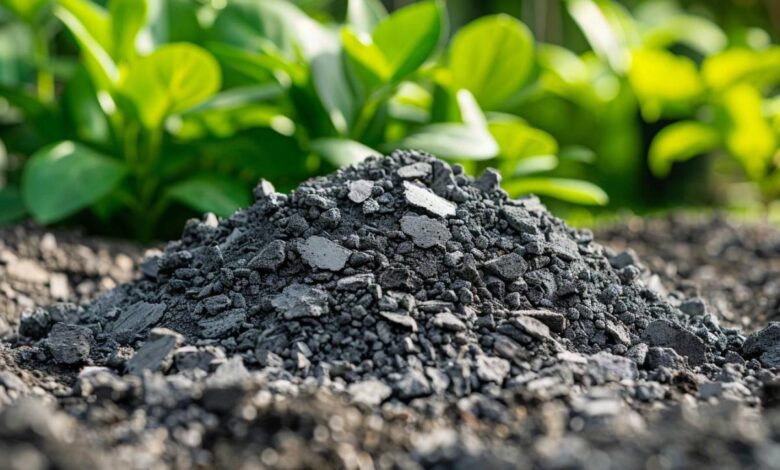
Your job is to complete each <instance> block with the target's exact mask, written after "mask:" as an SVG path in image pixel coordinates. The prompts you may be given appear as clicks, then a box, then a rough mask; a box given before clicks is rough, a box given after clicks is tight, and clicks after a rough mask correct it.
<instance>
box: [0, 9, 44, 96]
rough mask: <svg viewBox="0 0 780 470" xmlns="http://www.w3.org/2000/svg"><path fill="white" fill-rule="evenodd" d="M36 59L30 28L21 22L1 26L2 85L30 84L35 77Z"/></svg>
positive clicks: (0, 81) (0, 62)
mask: <svg viewBox="0 0 780 470" xmlns="http://www.w3.org/2000/svg"><path fill="white" fill-rule="evenodd" d="M34 57H35V55H34V49H33V37H32V33H31V30H30V28H29V27H27V26H26V25H25V24H23V23H19V22H12V23H8V24H3V25H0V85H6V86H9V87H19V85H20V84H24V83H29V81H30V79H31V78H32V77H33V76H34V65H35V64H34V59H33V58H34ZM19 88H21V87H19Z"/></svg>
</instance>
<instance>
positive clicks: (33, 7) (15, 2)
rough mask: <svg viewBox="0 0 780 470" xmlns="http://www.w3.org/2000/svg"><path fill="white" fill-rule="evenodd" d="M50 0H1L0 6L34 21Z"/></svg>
mask: <svg viewBox="0 0 780 470" xmlns="http://www.w3.org/2000/svg"><path fill="white" fill-rule="evenodd" d="M48 4H49V0H0V6H2V7H4V8H6V9H7V10H9V11H10V12H11V13H13V14H14V15H16V16H17V17H19V18H20V19H21V20H24V21H25V22H27V23H34V22H35V21H36V19H37V18H38V15H39V14H40V13H41V10H43V8H44V7H45V6H47V5H48Z"/></svg>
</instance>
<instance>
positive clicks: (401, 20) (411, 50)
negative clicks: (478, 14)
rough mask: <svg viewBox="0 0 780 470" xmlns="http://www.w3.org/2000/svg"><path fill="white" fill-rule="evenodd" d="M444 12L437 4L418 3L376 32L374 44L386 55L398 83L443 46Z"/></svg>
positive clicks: (394, 78)
mask: <svg viewBox="0 0 780 470" xmlns="http://www.w3.org/2000/svg"><path fill="white" fill-rule="evenodd" d="M442 30H443V20H442V11H441V8H440V7H439V5H438V4H437V3H436V2H433V1H424V2H420V3H414V4H412V5H409V6H406V7H404V8H401V9H400V10H397V11H395V12H393V14H392V15H390V16H388V17H387V18H385V19H384V20H382V22H381V23H379V24H378V25H377V27H376V28H375V29H374V33H373V35H372V37H373V39H374V44H376V45H377V46H378V47H379V49H380V50H381V51H382V52H383V53H384V55H385V58H386V59H387V62H388V63H389V64H390V69H391V70H392V79H393V80H398V79H400V78H402V77H404V76H406V75H409V74H410V73H412V72H414V71H415V70H417V69H418V68H419V67H420V66H421V65H422V64H423V63H424V62H425V61H426V60H427V59H428V57H430V55H431V54H432V53H433V51H434V50H435V49H436V46H437V45H438V44H439V38H440V37H441V34H442Z"/></svg>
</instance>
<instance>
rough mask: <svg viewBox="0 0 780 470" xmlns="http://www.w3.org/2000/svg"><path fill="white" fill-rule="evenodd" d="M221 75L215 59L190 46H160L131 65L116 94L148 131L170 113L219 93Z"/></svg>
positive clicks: (185, 108)
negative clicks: (131, 103) (122, 98)
mask: <svg viewBox="0 0 780 470" xmlns="http://www.w3.org/2000/svg"><path fill="white" fill-rule="evenodd" d="M220 82H221V75H220V69H219V64H218V63H217V61H216V59H214V57H213V56H212V55H211V54H209V53H208V52H206V51H205V50H204V49H201V48H200V47H198V46H195V45H194V44H188V43H176V44H169V45H166V46H163V47H161V48H159V49H157V50H156V51H154V52H153V53H152V54H150V55H148V56H146V57H142V58H140V59H138V60H137V61H135V62H133V63H132V64H131V66H130V69H129V70H128V72H127V75H126V76H125V77H124V80H123V82H122V84H121V85H120V92H121V93H122V95H123V96H125V97H127V98H128V99H129V100H130V101H131V102H133V103H134V105H135V107H136V111H137V112H138V116H139V118H140V119H141V122H142V123H143V124H144V125H145V126H146V127H147V128H149V129H154V128H157V127H159V126H160V124H162V122H163V120H164V119H165V118H166V117H168V116H170V115H171V114H176V113H180V112H182V111H186V110H187V109H189V108H192V107H193V106H195V105H197V104H199V103H201V102H203V101H204V100H206V99H207V98H209V97H210V96H211V95H213V94H214V93H216V92H217V91H218V90H219V87H220Z"/></svg>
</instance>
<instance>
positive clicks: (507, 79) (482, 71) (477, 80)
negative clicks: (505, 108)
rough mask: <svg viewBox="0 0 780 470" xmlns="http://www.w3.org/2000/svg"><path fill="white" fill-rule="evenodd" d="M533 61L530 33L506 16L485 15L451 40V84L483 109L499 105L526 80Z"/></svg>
mask: <svg viewBox="0 0 780 470" xmlns="http://www.w3.org/2000/svg"><path fill="white" fill-rule="evenodd" d="M533 63H534V43H533V37H532V36H531V32H530V31H529V30H528V28H527V27H526V26H525V25H524V24H523V23H521V22H520V21H518V20H516V19H514V18H512V17H510V16H508V15H495V16H486V17H482V18H480V19H478V20H475V21H473V22H471V23H469V24H468V25H467V26H465V27H464V28H463V29H461V30H460V31H458V33H457V34H456V35H455V37H454V38H453V39H452V45H451V46H450V52H449V68H450V71H451V74H452V85H453V86H454V87H455V88H465V89H467V90H469V91H470V92H471V93H473V94H474V97H475V98H476V99H477V101H478V102H479V103H480V104H481V105H482V106H483V107H484V108H485V109H497V108H500V107H501V106H502V105H503V104H504V102H505V100H506V99H507V98H509V97H510V96H512V95H514V94H515V93H517V92H518V91H519V90H520V89H521V88H522V87H523V86H524V85H525V84H526V83H527V82H528V80H529V78H530V77H531V74H532V70H533Z"/></svg>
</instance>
